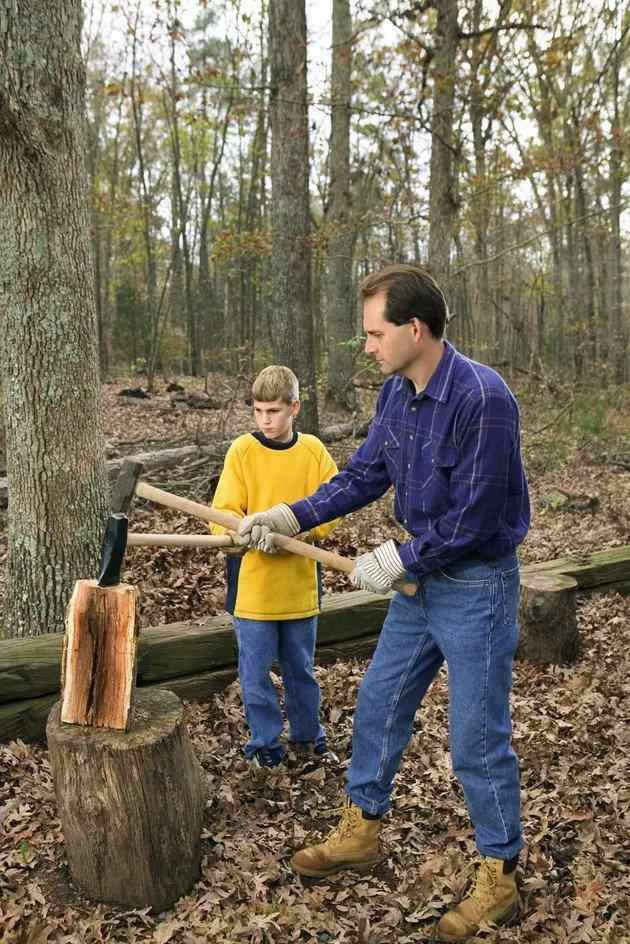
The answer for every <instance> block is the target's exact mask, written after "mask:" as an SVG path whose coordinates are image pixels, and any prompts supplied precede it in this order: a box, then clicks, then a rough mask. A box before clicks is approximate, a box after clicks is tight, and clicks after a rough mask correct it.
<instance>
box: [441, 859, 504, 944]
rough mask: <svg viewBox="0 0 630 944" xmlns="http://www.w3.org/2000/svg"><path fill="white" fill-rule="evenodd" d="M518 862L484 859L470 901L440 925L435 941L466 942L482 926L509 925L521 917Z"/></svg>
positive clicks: (467, 900) (448, 942)
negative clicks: (517, 878) (515, 918)
mask: <svg viewBox="0 0 630 944" xmlns="http://www.w3.org/2000/svg"><path fill="white" fill-rule="evenodd" d="M516 861H517V860H516V859H509V860H507V861H505V862H504V861H503V859H488V858H485V857H484V858H482V860H481V862H480V863H479V867H478V870H477V876H476V879H475V884H474V885H473V887H472V889H471V891H470V894H469V895H468V897H467V898H464V900H463V901H461V902H460V903H459V905H457V906H456V907H455V908H454V909H453V910H452V911H448V912H447V913H446V914H445V915H444V917H443V918H441V919H440V921H439V922H438V924H437V926H436V928H435V931H434V934H433V938H434V940H436V941H444V942H445V944H453V942H459V941H467V940H468V939H469V938H471V937H474V935H475V934H476V933H477V931H478V930H479V927H480V925H482V924H496V925H501V924H507V923H508V921H510V920H511V919H512V918H514V917H515V916H516V915H517V914H518V910H519V905H520V901H519V897H518V890H517V888H516Z"/></svg>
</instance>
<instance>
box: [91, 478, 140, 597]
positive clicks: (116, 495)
mask: <svg viewBox="0 0 630 944" xmlns="http://www.w3.org/2000/svg"><path fill="white" fill-rule="evenodd" d="M142 469H143V465H142V463H141V462H130V461H125V462H123V464H122V467H121V470H120V475H119V476H118V478H117V480H116V485H115V486H114V490H113V492H112V497H111V507H112V512H111V514H110V515H109V517H108V518H107V523H106V525H105V534H104V537H103V543H102V544H101V562H100V566H99V573H98V580H97V584H98V586H99V587H115V586H116V585H117V584H119V583H120V572H121V570H122V565H123V560H124V559H125V551H126V550H127V533H128V529H129V519H128V517H127V512H128V511H129V505H130V504H131V500H132V498H133V496H134V493H135V490H136V485H137V483H138V479H139V478H140V475H141V473H142Z"/></svg>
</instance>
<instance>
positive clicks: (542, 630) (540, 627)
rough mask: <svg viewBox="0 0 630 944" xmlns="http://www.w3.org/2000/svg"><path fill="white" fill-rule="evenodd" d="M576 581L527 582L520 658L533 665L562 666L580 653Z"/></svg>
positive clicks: (552, 577)
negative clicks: (540, 663)
mask: <svg viewBox="0 0 630 944" xmlns="http://www.w3.org/2000/svg"><path fill="white" fill-rule="evenodd" d="M576 588H577V581H576V580H575V578H574V577H567V576H566V575H565V574H531V575H528V576H527V577H525V578H523V580H522V584H521V599H520V606H519V622H520V642H519V647H518V652H517V656H518V657H519V658H524V659H528V660H529V661H530V662H542V663H552V664H554V665H562V664H563V663H568V662H574V661H575V659H576V657H577V654H578V650H579V637H578V629H577V618H576Z"/></svg>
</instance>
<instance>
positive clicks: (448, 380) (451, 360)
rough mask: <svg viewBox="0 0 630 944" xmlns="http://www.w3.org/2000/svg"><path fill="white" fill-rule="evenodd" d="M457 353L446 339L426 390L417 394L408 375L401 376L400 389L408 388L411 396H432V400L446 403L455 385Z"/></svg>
mask: <svg viewBox="0 0 630 944" xmlns="http://www.w3.org/2000/svg"><path fill="white" fill-rule="evenodd" d="M456 355H457V351H456V350H455V348H454V347H453V345H452V344H449V342H448V341H444V352H443V354H442V356H441V358H440V360H439V362H438V365H437V367H436V368H435V370H434V371H433V373H432V374H431V377H430V379H429V382H428V384H427V385H426V387H425V388H424V390H422V391H420V393H419V394H416V388H415V385H414V384H413V382H412V381H411V380H409V379H408V378H407V377H401V378H400V389H403V390H406V391H407V392H408V393H409V395H410V396H411V397H415V396H416V395H417V396H426V397H431V399H432V400H438V401H439V402H440V403H446V401H447V400H448V398H449V394H450V392H451V387H452V385H453V368H454V366H455V357H456Z"/></svg>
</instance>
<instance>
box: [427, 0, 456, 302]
mask: <svg viewBox="0 0 630 944" xmlns="http://www.w3.org/2000/svg"><path fill="white" fill-rule="evenodd" d="M435 6H436V9H437V29H436V49H435V58H434V67H433V112H432V116H431V169H430V177H429V192H430V195H429V215H430V219H429V267H430V269H431V272H432V273H433V275H434V276H435V277H436V279H437V280H438V282H439V283H440V284H441V285H442V286H443V287H444V288H446V286H447V285H448V277H449V272H450V256H451V244H452V241H453V234H454V230H455V218H456V214H457V202H456V199H455V170H454V167H455V149H454V145H453V137H454V136H453V121H454V112H453V110H454V103H455V67H456V57H457V44H458V26H457V0H436V3H435Z"/></svg>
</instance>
